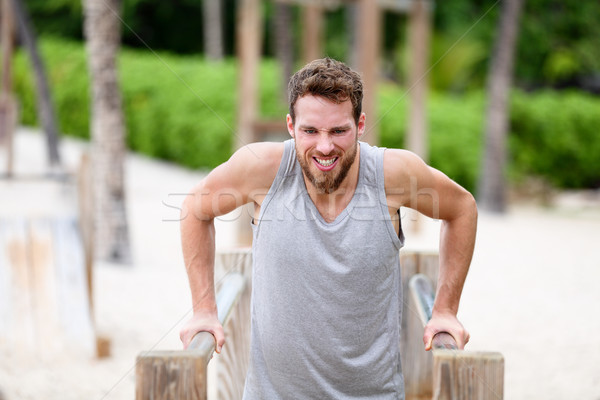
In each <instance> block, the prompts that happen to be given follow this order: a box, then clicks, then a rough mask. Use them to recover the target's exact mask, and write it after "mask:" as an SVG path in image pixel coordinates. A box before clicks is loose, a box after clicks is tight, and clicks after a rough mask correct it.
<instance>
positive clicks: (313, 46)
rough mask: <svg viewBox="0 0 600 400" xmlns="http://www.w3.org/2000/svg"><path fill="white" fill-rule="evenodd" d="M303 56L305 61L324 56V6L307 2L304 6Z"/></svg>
mask: <svg viewBox="0 0 600 400" xmlns="http://www.w3.org/2000/svg"><path fill="white" fill-rule="evenodd" d="M302 20H303V24H302V25H303V26H302V58H303V59H304V62H305V63H309V62H311V61H313V60H316V59H318V58H321V57H323V49H322V46H321V43H322V41H323V7H321V6H320V5H316V4H307V5H306V6H304V7H302Z"/></svg>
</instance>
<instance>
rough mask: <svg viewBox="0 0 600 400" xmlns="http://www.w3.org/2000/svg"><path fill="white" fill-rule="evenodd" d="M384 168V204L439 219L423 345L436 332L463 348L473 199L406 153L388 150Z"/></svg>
mask: <svg viewBox="0 0 600 400" xmlns="http://www.w3.org/2000/svg"><path fill="white" fill-rule="evenodd" d="M388 153H389V154H388ZM385 166H386V190H388V189H387V188H389V190H388V192H389V193H390V194H389V195H388V203H391V204H393V205H395V206H397V207H399V206H405V207H410V208H413V209H415V210H417V211H419V212H421V213H422V214H425V215H427V216H429V217H431V218H436V219H441V220H442V227H441V234H440V270H439V277H438V284H437V293H436V297H435V303H434V305H433V315H432V318H431V321H430V322H429V324H428V325H427V326H426V328H425V332H424V335H423V341H424V343H425V349H426V350H429V349H430V348H431V342H432V340H433V336H435V334H436V333H438V332H448V333H450V334H451V335H452V336H453V337H454V339H455V340H456V342H457V345H458V347H459V348H460V349H462V348H464V345H465V344H466V343H467V341H468V340H469V334H468V332H467V331H466V330H465V329H464V327H463V326H462V324H460V322H459V321H458V319H457V318H456V314H457V312H458V306H459V302H460V297H461V294H462V289H463V286H464V283H465V279H466V276H467V272H468V271H469V266H470V263H471V258H472V256H473V250H474V247H475V234H476V230H477V206H476V203H475V199H474V198H473V196H472V195H471V194H470V193H469V192H468V191H466V190H465V189H463V188H462V187H461V186H460V185H458V184H457V183H455V182H454V181H452V180H451V179H450V178H448V177H447V176H446V175H444V174H443V173H442V172H440V171H438V170H436V169H434V168H431V167H429V166H427V165H426V164H425V163H424V162H423V161H422V160H421V159H420V158H419V157H417V156H416V155H414V154H413V153H410V152H408V151H404V150H388V151H386V156H385ZM387 171H389V172H390V173H389V174H388V172H387ZM390 200H391V201H390Z"/></svg>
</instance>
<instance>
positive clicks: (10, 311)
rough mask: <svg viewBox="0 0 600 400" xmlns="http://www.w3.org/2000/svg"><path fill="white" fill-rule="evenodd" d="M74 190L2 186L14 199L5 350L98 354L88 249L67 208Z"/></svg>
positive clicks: (1, 227) (3, 228) (4, 235)
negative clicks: (87, 268)
mask: <svg viewBox="0 0 600 400" xmlns="http://www.w3.org/2000/svg"><path fill="white" fill-rule="evenodd" d="M65 185H66V186H65ZM68 186H69V184H68V183H64V182H42V183H39V182H35V181H33V182H14V181H8V182H6V181H2V182H0V187H1V188H2V194H3V197H4V200H5V201H6V202H5V203H4V204H3V205H4V206H5V207H3V210H2V212H0V347H2V348H3V350H6V351H9V352H10V351H15V352H19V354H23V355H26V354H28V355H32V356H33V355H35V356H36V357H41V358H44V359H53V358H57V357H63V356H65V355H68V356H78V357H80V356H89V357H91V356H93V355H94V352H95V334H94V329H93V324H92V318H91V311H90V308H89V297H88V277H87V271H86V269H85V262H84V250H83V246H82V243H81V236H80V232H79V226H78V224H77V217H76V213H75V215H73V213H72V212H71V213H69V212H68V211H67V210H65V209H64V208H66V207H67V206H66V205H65V204H64V203H69V202H70V201H69V199H70V196H69V195H67V193H69V192H70V190H71V189H70V187H68ZM29 196H32V197H29ZM35 203H43V204H41V205H39V207H33V205H34V204H35ZM58 203H63V204H58ZM52 204H55V205H57V207H56V210H52V206H51V205H52ZM28 205H32V207H28ZM61 208H63V210H62V211H61V210H60V209H61ZM75 209H76V208H75ZM40 332H43V334H40Z"/></svg>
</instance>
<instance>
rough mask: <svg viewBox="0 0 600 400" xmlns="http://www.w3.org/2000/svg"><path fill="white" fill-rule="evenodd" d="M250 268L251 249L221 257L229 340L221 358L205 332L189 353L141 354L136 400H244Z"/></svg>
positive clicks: (220, 299) (221, 300)
mask: <svg viewBox="0 0 600 400" xmlns="http://www.w3.org/2000/svg"><path fill="white" fill-rule="evenodd" d="M251 265H252V261H251V254H250V252H249V250H236V251H232V252H227V253H219V254H217V257H216V260H215V283H216V287H217V309H218V312H219V320H220V321H221V323H222V324H223V327H224V329H225V338H226V343H225V346H223V349H222V352H221V354H219V355H216V356H215V357H213V352H214V337H213V336H212V335H211V334H210V333H207V332H200V333H199V334H197V335H196V336H195V337H194V339H193V340H192V343H191V344H190V346H189V347H188V349H187V350H176V351H161V352H149V353H145V354H141V355H140V356H138V359H137V364H136V400H149V399H156V400H171V399H173V400H174V399H187V400H205V399H207V398H208V399H211V400H212V399H240V398H241V397H242V393H243V390H244V381H245V377H246V371H247V369H248V361H249V353H250V352H249V350H250V294H251V281H250V274H251ZM211 358H212V361H211ZM209 361H210V363H209ZM209 382H218V384H216V385H209V384H208V383H209Z"/></svg>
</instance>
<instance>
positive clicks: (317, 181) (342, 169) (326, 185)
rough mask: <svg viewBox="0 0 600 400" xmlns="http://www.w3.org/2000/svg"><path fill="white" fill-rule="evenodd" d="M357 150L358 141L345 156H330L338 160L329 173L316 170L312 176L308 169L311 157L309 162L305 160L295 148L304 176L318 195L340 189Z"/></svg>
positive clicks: (335, 154)
mask: <svg viewBox="0 0 600 400" xmlns="http://www.w3.org/2000/svg"><path fill="white" fill-rule="evenodd" d="M357 149H358V140H357V141H356V142H354V146H353V147H352V148H351V149H350V150H349V151H348V152H347V153H346V155H345V156H343V157H342V156H340V155H339V154H337V153H334V154H331V155H333V156H337V157H338V158H339V160H338V161H337V162H338V165H337V166H336V168H334V169H333V170H331V171H320V170H317V173H316V174H313V172H312V171H311V169H310V166H311V163H312V157H310V160H307V159H306V158H305V157H304V155H303V154H300V153H299V152H298V149H297V148H296V158H297V159H298V162H299V163H300V166H301V167H302V171H303V172H304V176H306V177H307V178H308V180H309V181H310V182H311V183H312V184H313V186H314V187H315V188H316V189H317V191H318V192H319V193H327V194H331V193H333V192H335V191H336V190H337V189H338V188H339V187H340V185H341V184H342V182H343V181H344V179H346V176H347V175H348V171H350V167H352V164H354V160H355V159H356V153H357ZM315 156H317V157H318V156H319V154H315Z"/></svg>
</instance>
